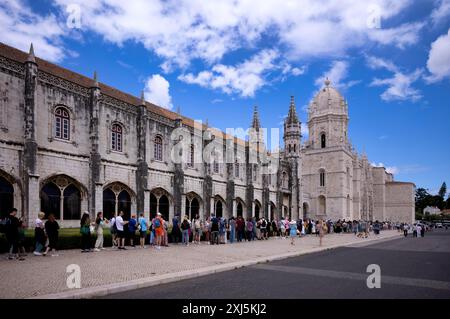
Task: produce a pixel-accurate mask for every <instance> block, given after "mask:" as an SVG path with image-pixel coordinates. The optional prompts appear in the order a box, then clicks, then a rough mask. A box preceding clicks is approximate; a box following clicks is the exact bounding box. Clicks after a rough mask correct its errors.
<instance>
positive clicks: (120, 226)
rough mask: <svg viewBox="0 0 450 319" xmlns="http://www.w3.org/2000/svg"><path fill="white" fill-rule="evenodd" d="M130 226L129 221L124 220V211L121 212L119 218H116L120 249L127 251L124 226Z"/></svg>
mask: <svg viewBox="0 0 450 319" xmlns="http://www.w3.org/2000/svg"><path fill="white" fill-rule="evenodd" d="M126 224H128V221H124V220H123V211H120V213H119V216H117V217H116V227H117V237H118V238H119V239H118V246H119V247H118V248H119V249H123V250H125V249H126V248H125V231H124V229H123V226H124V225H126Z"/></svg>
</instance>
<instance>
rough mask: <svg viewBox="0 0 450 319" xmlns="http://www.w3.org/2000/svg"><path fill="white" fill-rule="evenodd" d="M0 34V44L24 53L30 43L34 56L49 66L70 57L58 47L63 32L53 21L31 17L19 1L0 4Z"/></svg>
mask: <svg viewBox="0 0 450 319" xmlns="http://www.w3.org/2000/svg"><path fill="white" fill-rule="evenodd" d="M0 30H1V33H2V34H1V41H2V42H4V43H6V44H9V45H11V46H14V47H16V48H18V49H20V50H23V51H26V52H28V49H29V48H30V43H31V42H33V44H34V49H35V54H36V55H37V56H39V57H42V58H44V59H48V60H50V61H53V62H59V61H61V60H62V59H63V58H64V56H65V55H66V54H70V53H71V52H68V51H66V50H64V49H63V46H62V45H61V37H62V36H64V35H65V33H66V30H65V29H64V28H63V26H62V24H61V23H60V22H58V21H57V17H56V16H55V15H53V14H49V15H47V16H44V15H40V14H37V13H34V12H33V11H32V10H31V9H30V8H29V7H28V6H27V4H26V3H25V2H24V1H22V0H3V1H1V2H0Z"/></svg>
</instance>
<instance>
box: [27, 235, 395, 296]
mask: <svg viewBox="0 0 450 319" xmlns="http://www.w3.org/2000/svg"><path fill="white" fill-rule="evenodd" d="M397 236H398V237H399V238H400V236H399V235H398V234H397V233H395V234H392V236H388V237H383V238H376V237H375V238H368V239H367V240H365V241H364V242H362V243H364V244H366V243H370V242H374V241H379V242H382V241H384V240H391V239H395V237H397ZM362 243H361V242H359V243H346V244H336V245H332V246H328V247H314V248H312V249H309V250H307V251H298V252H291V253H285V254H279V255H273V256H267V257H259V258H255V259H252V260H246V261H238V262H231V263H226V264H222V265H215V266H208V267H204V268H200V269H196V270H185V271H181V272H176V273H169V274H163V275H157V276H153V277H144V278H139V279H135V280H131V281H126V282H120V283H113V284H107V285H102V286H96V287H88V288H82V289H76V290H69V291H64V292H59V293H53V294H47V295H40V296H35V297H32V298H30V299H88V298H95V297H102V296H107V295H110V294H116V293H120V292H124V291H130V290H135V289H141V288H148V287H152V286H157V285H161V284H167V283H171V282H176V281H181V280H185V279H192V278H196V277H201V276H207V275H211V274H215V273H219V272H224V271H229V270H234V269H239V268H244V267H249V266H252V265H256V264H261V263H268V262H271V261H276V260H283V259H287V258H292V257H298V256H303V255H307V254H311V253H317V252H321V251H327V250H331V249H336V248H339V247H348V246H356V247H358V245H360V244H362Z"/></svg>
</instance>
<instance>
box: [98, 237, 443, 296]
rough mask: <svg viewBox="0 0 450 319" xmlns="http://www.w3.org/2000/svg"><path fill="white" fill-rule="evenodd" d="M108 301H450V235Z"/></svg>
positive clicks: (312, 257) (319, 256) (303, 259)
mask: <svg viewBox="0 0 450 319" xmlns="http://www.w3.org/2000/svg"><path fill="white" fill-rule="evenodd" d="M206 258H207V257H206ZM370 264H377V265H379V266H380V270H381V277H380V278H381V281H380V282H381V287H380V288H372V289H369V288H368V287H367V277H368V276H369V275H370V273H367V272H366V270H367V266H368V265H370ZM106 298H120V299H124V298H131V299H136V298H137V299H139V298H145V299H153V298H160V299H166V298H167V299H198V298H201V299H210V298H214V299H216V298H224V299H245V298H248V299H265V298H266V299H267V298H270V299H272V298H276V299H279V298H281V299H292V298H295V299H304V298H375V299H376V298H433V299H435V298H450V230H448V231H445V230H435V231H433V232H429V233H427V234H426V235H425V237H424V238H412V237H409V238H398V239H393V240H389V241H384V242H379V243H375V244H372V245H369V246H365V247H343V248H337V249H332V250H328V251H323V252H319V253H314V254H308V255H304V256H300V257H295V258H289V259H285V260H281V261H276V262H270V263H265V264H259V265H255V266H251V267H247V268H241V269H237V270H233V271H228V272H222V273H218V274H214V275H208V276H204V277H199V278H194V279H188V280H183V281H179V282H175V283H170V284H165V285H160V286H155V287H149V288H144V289H138V290H133V291H128V292H123V293H120V294H116V295H109V296H107V297H106Z"/></svg>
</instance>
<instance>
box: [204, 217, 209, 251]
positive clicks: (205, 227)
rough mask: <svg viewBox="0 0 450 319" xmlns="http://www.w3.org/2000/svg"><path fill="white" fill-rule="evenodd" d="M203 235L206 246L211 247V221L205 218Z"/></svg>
mask: <svg viewBox="0 0 450 319" xmlns="http://www.w3.org/2000/svg"><path fill="white" fill-rule="evenodd" d="M203 233H204V234H205V241H206V242H207V243H208V245H211V220H210V218H209V217H208V218H206V220H205V223H204V224H203Z"/></svg>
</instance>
